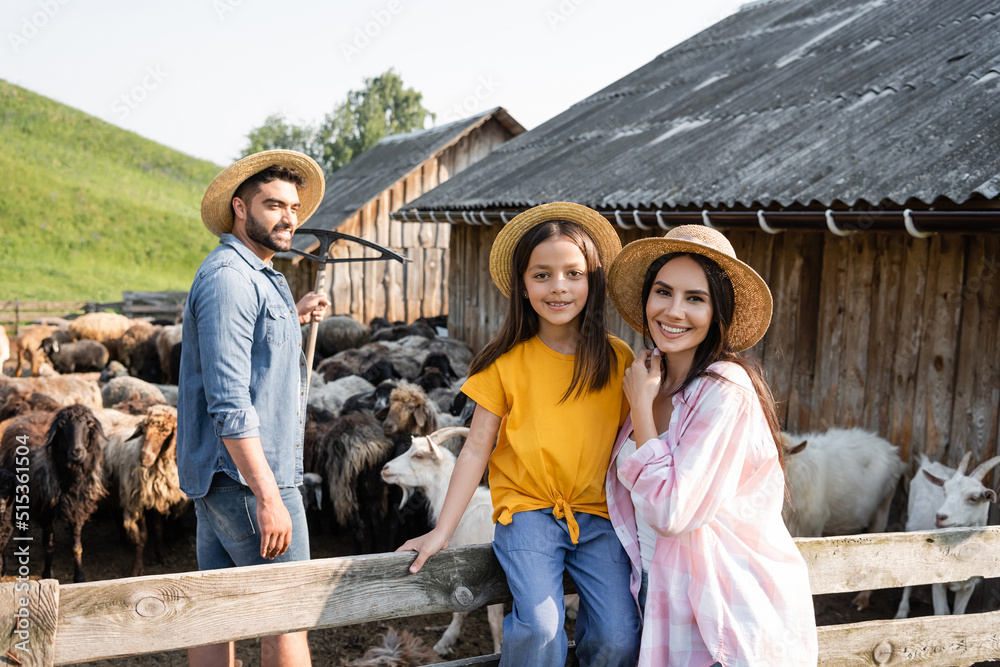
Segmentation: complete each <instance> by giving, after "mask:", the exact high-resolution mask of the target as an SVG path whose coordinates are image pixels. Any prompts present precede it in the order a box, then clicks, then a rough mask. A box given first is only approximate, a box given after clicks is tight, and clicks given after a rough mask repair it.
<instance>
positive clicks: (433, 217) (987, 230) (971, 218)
mask: <svg viewBox="0 0 1000 667" xmlns="http://www.w3.org/2000/svg"><path fill="white" fill-rule="evenodd" d="M523 210H525V209H503V210H501V209H496V210H488V211H487V210H481V211H469V210H465V211H458V210H445V211H432V210H418V209H411V210H409V211H407V210H399V211H394V212H392V213H391V214H390V216H391V217H392V219H393V220H398V221H400V222H435V223H440V222H447V223H449V224H453V225H456V224H459V223H465V224H468V225H485V226H487V227H491V226H493V225H495V224H498V223H499V224H506V223H507V222H509V221H510V220H511V219H512V218H513V217H514V216H516V215H517V214H518V213H521V212H522V211H523ZM598 213H600V214H601V215H603V216H604V217H605V218H607V219H608V221H609V222H611V223H612V224H614V225H616V226H618V227H620V228H621V229H625V230H630V229H641V230H644V231H648V230H654V229H662V230H664V231H667V230H670V229H672V228H673V227H676V226H677V225H687V224H703V225H706V226H708V227H713V228H720V229H754V228H756V229H762V230H764V231H765V232H767V233H769V234H780V233H781V232H784V231H828V232H831V233H833V234H836V235H838V236H849V235H851V234H855V233H858V232H864V231H876V232H900V231H905V232H906V233H908V234H910V235H911V236H913V237H916V238H925V237H927V236H929V235H932V234H938V233H949V234H1000V210H996V211H983V210H978V211H971V210H951V211H927V210H912V209H904V210H898V209H894V210H877V209H873V210H866V211H852V210H834V209H826V210H821V211H765V210H763V209H760V210H756V211H709V210H704V209H703V210H701V211H664V210H639V209H632V210H627V209H605V210H598Z"/></svg>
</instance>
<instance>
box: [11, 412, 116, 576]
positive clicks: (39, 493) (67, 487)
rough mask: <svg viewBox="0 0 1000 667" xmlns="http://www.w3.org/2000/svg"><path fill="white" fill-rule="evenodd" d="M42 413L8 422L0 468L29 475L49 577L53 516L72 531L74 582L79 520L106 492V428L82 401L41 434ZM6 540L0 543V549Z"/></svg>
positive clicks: (78, 569) (79, 556) (79, 560)
mask: <svg viewBox="0 0 1000 667" xmlns="http://www.w3.org/2000/svg"><path fill="white" fill-rule="evenodd" d="M48 417H49V416H48V415H47V414H46V413H29V414H27V415H24V416H22V417H19V418H17V419H16V420H14V421H12V422H11V423H10V424H9V425H8V427H7V430H6V431H4V434H3V439H2V440H0V467H2V468H4V469H5V470H8V471H11V472H14V473H15V474H16V473H17V472H18V469H21V468H27V469H28V470H29V471H30V475H31V488H30V494H29V495H30V506H31V516H32V518H36V519H37V520H38V522H39V523H41V524H42V541H43V542H44V544H45V569H44V570H43V572H42V577H43V578H45V579H48V578H51V576H52V554H53V533H52V524H53V522H54V521H55V519H56V518H57V517H58V518H62V519H63V520H65V521H66V522H67V523H68V524H69V525H70V527H71V528H72V531H73V581H74V582H80V581H84V580H85V577H84V574H83V545H82V542H81V532H82V530H83V524H84V523H86V522H87V519H89V518H90V515H91V514H93V513H94V510H95V509H97V501H98V500H99V499H100V498H101V497H102V496H104V495H105V493H106V491H105V489H104V485H103V484H102V483H101V472H102V467H103V462H104V450H103V447H102V445H103V442H104V440H105V437H104V431H103V430H102V429H101V424H100V422H99V421H97V418H96V417H95V416H94V413H93V412H91V411H90V408H87V407H85V406H83V405H71V406H69V407H66V408H63V409H62V410H60V411H59V412H57V413H56V414H55V416H54V418H52V419H51V424H50V425H49V427H48V432H47V433H45V435H44V437H39V436H40V433H41V432H40V431H39V429H38V426H39V425H40V424H43V423H44V420H47V419H48ZM5 546H6V544H0V553H2V551H3V547H5Z"/></svg>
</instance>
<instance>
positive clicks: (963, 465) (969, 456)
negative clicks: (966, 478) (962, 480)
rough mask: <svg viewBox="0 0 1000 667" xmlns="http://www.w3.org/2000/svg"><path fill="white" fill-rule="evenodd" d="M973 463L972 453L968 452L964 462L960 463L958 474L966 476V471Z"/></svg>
mask: <svg viewBox="0 0 1000 667" xmlns="http://www.w3.org/2000/svg"><path fill="white" fill-rule="evenodd" d="M971 461H972V452H966V453H965V456H963V457H962V460H961V461H959V462H958V470H956V472H957V473H958V474H959V475H964V474H965V471H966V470H968V469H969V463H970V462H971Z"/></svg>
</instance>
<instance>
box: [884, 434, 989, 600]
mask: <svg viewBox="0 0 1000 667" xmlns="http://www.w3.org/2000/svg"><path fill="white" fill-rule="evenodd" d="M971 459H972V452H966V453H965V456H963V457H962V461H961V462H960V463H959V464H958V469H957V470H955V469H953V468H949V467H948V466H946V465H944V464H941V463H935V462H931V461H929V460H928V459H927V457H926V456H924V455H923V454H921V455H920V468H919V469H918V470H917V474H916V475H914V476H913V479H912V480H911V481H910V500H909V503H908V505H907V507H908V516H907V518H906V530H933V529H934V528H955V527H960V526H985V525H986V522H987V520H988V518H989V509H990V503H991V502H996V499H997V495H996V493H995V492H994V491H993V489H989V488H987V487H985V486H983V479H984V478H985V477H986V475H987V474H988V473H989V472H990V470H992V469H993V468H994V467H995V466H996V465H997V464H1000V456H994V457H993V458H991V459H989V460H988V461H986V462H984V463H981V464H980V465H979V467H978V468H976V469H975V470H973V471H972V472H971V473H969V474H968V475H966V474H965V470H966V468H968V467H969V461H970V460H971ZM979 579H980V578H979V577H971V578H970V579H967V580H965V581H953V582H951V583H949V584H932V585H931V595H932V597H933V600H934V614H935V615H937V616H941V615H946V614H949V613H951V612H949V610H948V593H947V592H946V591H945V586H947V587H948V589H949V590H951V591H954V592H955V608H954V613H955V614H964V613H965V607H966V606H967V605H968V604H969V598H971V597H972V591H973V590H975V588H976V584H977V583H979ZM911 589H912V586H907V587H906V588H904V589H903V599H902V600H900V601H899V609H898V610H897V611H896V618H906V617H907V615H909V613H910V592H911Z"/></svg>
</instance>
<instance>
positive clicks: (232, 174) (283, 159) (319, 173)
mask: <svg viewBox="0 0 1000 667" xmlns="http://www.w3.org/2000/svg"><path fill="white" fill-rule="evenodd" d="M276 165H277V166H281V167H288V168H289V169H294V170H295V171H297V172H299V174H300V175H301V176H302V178H303V179H305V182H306V186H307V187H305V188H300V189H299V214H298V222H297V224H296V228H297V227H298V226H299V225H301V224H302V223H303V222H305V221H306V220H308V219H309V216H311V215H312V214H313V213H315V212H316V208H317V207H319V204H320V202H321V201H323V192H324V190H325V189H326V180H325V179H324V178H323V170H322V169H320V166H319V165H318V164H316V161H315V160H313V159H312V158H311V157H309V156H308V155H305V154H303V153H299V152H297V151H284V150H277V151H264V152H262V153H254V154H253V155H248V156H247V157H245V158H243V159H242V160H240V161H239V162H235V163H233V164H232V165H230V166H229V167H227V168H226V169H224V170H223V171H222V173H220V174H219V175H218V176H216V177H215V180H214V181H212V183H211V185H209V186H208V189H207V190H206V191H205V197H204V198H203V199H202V200H201V220H202V222H204V223H205V226H206V227H208V231H210V232H212V233H213V234H215V235H216V236H219V235H221V234H228V233H230V232H232V231H233V196H234V195H235V194H236V190H237V189H238V188H239V187H240V185H242V184H243V181H245V180H247V179H248V178H250V177H251V176H253V175H254V174H257V173H260V172H262V171H264V170H265V169H267V168H268V167H273V166H276Z"/></svg>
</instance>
